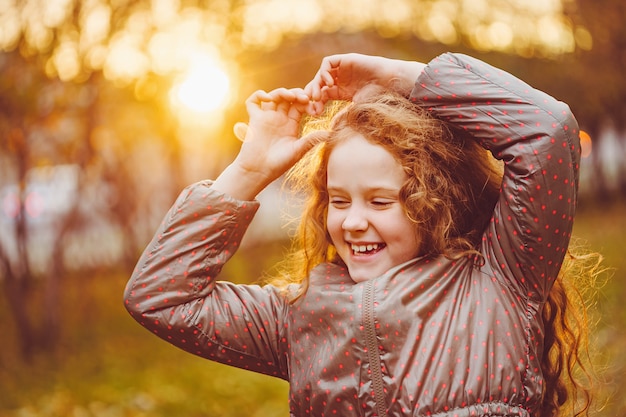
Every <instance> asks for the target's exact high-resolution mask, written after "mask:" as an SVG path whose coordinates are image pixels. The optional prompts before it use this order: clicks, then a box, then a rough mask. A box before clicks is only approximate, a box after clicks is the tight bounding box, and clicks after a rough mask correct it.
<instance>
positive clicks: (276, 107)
mask: <svg viewBox="0 0 626 417" xmlns="http://www.w3.org/2000/svg"><path fill="white" fill-rule="evenodd" d="M246 108H247V110H248V115H249V123H248V126H247V129H245V138H244V139H243V144H242V146H241V149H240V151H239V154H238V155H237V158H236V159H235V161H233V163H232V164H231V165H230V166H229V167H228V168H226V170H225V171H224V172H223V173H222V174H221V175H220V176H219V177H218V178H217V180H216V181H215V182H214V183H213V188H215V189H218V190H220V191H222V192H225V193H228V194H230V195H231V196H233V197H235V198H239V199H242V200H251V199H253V198H254V197H256V195H257V194H258V193H259V192H260V191H261V190H262V189H263V188H265V187H266V186H267V185H269V184H270V183H271V182H272V181H274V180H275V179H277V178H278V177H280V176H281V175H282V174H283V173H285V172H286V171H287V170H288V169H289V168H291V167H292V166H293V165H294V164H295V163H296V162H297V161H298V160H299V159H300V158H301V157H302V155H304V154H305V153H306V151H308V150H309V149H310V148H311V147H312V146H313V145H314V140H313V137H310V136H309V137H303V138H300V137H299V133H300V120H301V119H302V116H303V115H304V114H306V113H310V114H312V113H313V109H312V106H311V104H310V98H309V96H308V95H307V94H306V93H305V92H304V90H303V89H300V88H294V89H286V88H279V89H276V90H273V91H271V92H269V93H268V92H265V91H262V90H259V91H256V92H255V93H253V94H252V95H251V96H250V97H249V98H248V99H247V100H246Z"/></svg>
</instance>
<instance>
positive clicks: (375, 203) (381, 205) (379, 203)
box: [370, 200, 396, 209]
mask: <svg viewBox="0 0 626 417" xmlns="http://www.w3.org/2000/svg"><path fill="white" fill-rule="evenodd" d="M395 202H396V201H395V200H372V202H371V203H370V204H371V205H372V206H374V207H376V208H378V209H382V208H387V207H390V206H392V205H393V204H394V203H395Z"/></svg>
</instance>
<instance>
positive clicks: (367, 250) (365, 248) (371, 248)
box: [350, 243, 387, 256]
mask: <svg viewBox="0 0 626 417" xmlns="http://www.w3.org/2000/svg"><path fill="white" fill-rule="evenodd" d="M385 246H387V245H385V244H384V243H370V244H367V245H356V244H354V243H353V244H351V245H350V247H351V249H352V254H353V255H357V256H358V255H371V254H373V253H376V252H379V251H380V250H382V249H383V248H384V247H385Z"/></svg>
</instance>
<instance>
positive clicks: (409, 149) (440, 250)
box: [272, 93, 597, 417]
mask: <svg viewBox="0 0 626 417" xmlns="http://www.w3.org/2000/svg"><path fill="white" fill-rule="evenodd" d="M330 112H331V116H329V118H331V119H332V121H331V123H330V127H329V128H323V127H320V126H319V125H316V124H315V123H313V124H309V125H308V130H307V129H306V128H305V131H304V132H303V134H314V135H318V136H319V138H318V139H319V144H318V145H317V146H316V147H315V148H314V149H313V150H311V151H310V152H309V153H307V155H305V157H304V158H303V159H302V160H301V161H300V162H299V163H298V164H297V165H296V166H295V167H294V168H293V169H292V170H291V171H290V172H289V173H288V177H287V182H286V184H287V186H289V187H290V189H291V190H292V191H295V192H296V194H298V195H302V196H304V209H303V212H302V214H301V217H300V218H301V220H300V221H299V224H298V227H297V229H296V234H295V236H294V239H293V247H292V250H291V252H290V254H289V255H288V256H287V257H286V258H285V261H284V262H283V263H281V265H279V268H278V274H277V275H275V276H274V277H273V279H272V283H273V284H274V285H277V286H280V287H282V288H285V289H286V288H290V289H293V288H294V287H295V288H297V291H296V292H293V291H291V292H290V294H291V297H292V301H295V300H297V299H298V298H299V297H300V296H301V295H302V294H304V293H305V292H306V291H307V289H308V276H309V273H310V272H311V270H312V269H313V268H314V267H315V266H317V265H319V264H321V263H324V262H335V263H341V262H342V261H341V259H340V258H339V257H338V255H337V252H336V249H335V247H334V246H333V244H332V241H331V239H330V236H329V235H328V232H327V227H326V216H327V212H328V205H329V198H328V192H327V188H326V180H327V176H326V168H327V164H328V157H329V155H330V153H331V152H332V150H333V149H334V147H335V146H336V144H337V143H339V142H341V141H342V140H344V139H346V138H348V137H351V136H353V135H355V134H359V135H362V136H363V137H364V138H366V139H367V140H368V141H370V142H371V143H373V144H376V145H380V146H382V147H383V148H385V149H386V150H387V151H388V152H390V153H391V154H392V155H393V156H394V158H395V159H396V160H397V161H398V163H400V164H401V165H402V167H403V168H404V170H405V172H406V174H407V180H406V182H405V183H404V184H403V186H402V188H401V190H400V201H401V203H402V205H403V208H404V211H405V214H406V215H407V217H408V218H409V219H410V220H411V222H412V223H413V224H414V225H415V231H416V233H417V234H418V236H419V238H420V241H421V246H420V251H419V252H420V255H433V256H435V255H444V256H446V257H449V258H453V259H458V258H461V257H464V256H474V257H475V259H476V260H477V262H481V258H480V254H479V253H478V251H477V250H476V248H477V247H478V244H479V241H480V239H481V236H482V234H483V232H484V230H485V228H486V227H487V224H488V222H489V221H490V219H491V216H492V214H493V210H494V207H495V204H496V202H497V199H498V196H499V193H500V186H501V182H502V166H501V164H500V163H499V162H497V161H495V159H494V158H493V157H492V156H491V154H490V153H489V152H487V151H486V150H485V149H484V148H483V147H482V146H480V144H478V142H477V141H475V140H473V139H471V138H470V137H468V136H466V135H465V134H464V133H463V132H460V131H456V130H453V129H454V128H453V127H449V126H448V125H446V124H445V123H444V122H443V121H441V120H439V119H436V118H434V117H432V116H431V115H430V114H429V113H428V112H427V111H425V110H424V109H422V108H421V107H420V106H419V105H417V104H413V103H411V102H410V101H409V100H407V99H406V98H405V97H401V96H398V95H395V94H392V93H384V94H379V95H375V96H372V97H370V98H369V99H367V100H364V101H362V102H358V103H350V104H344V105H343V107H341V106H340V107H339V110H337V111H334V110H332V108H331V111H330ZM311 132H312V133H311ZM590 259H591V258H589V257H588V256H578V255H576V256H574V255H569V256H568V257H567V259H566V262H565V263H564V265H565V266H564V268H563V269H562V271H561V274H560V276H559V279H557V281H556V283H555V285H554V287H553V289H552V290H551V292H550V294H549V297H548V300H547V302H546V304H545V307H544V309H543V314H542V318H543V320H544V325H545V341H544V351H543V357H542V361H541V367H542V371H543V374H544V378H545V382H546V383H545V384H544V393H543V398H542V404H541V408H540V411H539V416H541V417H552V416H558V415H559V413H561V412H562V410H564V409H567V410H569V411H570V414H569V415H570V416H571V415H575V416H580V415H588V411H589V408H590V403H591V389H590V387H589V384H588V383H586V382H588V381H591V380H592V378H591V372H590V367H589V365H588V364H587V361H585V358H584V356H585V355H584V353H585V351H586V348H585V347H586V343H587V328H588V326H587V317H586V310H585V304H584V302H580V300H582V298H580V297H577V294H576V293H575V292H574V290H572V289H573V288H576V284H575V283H571V282H567V281H571V280H572V279H573V278H572V277H574V278H576V275H575V274H574V271H575V270H576V265H580V262H579V261H585V262H587V263H588V262H589V261H590ZM593 259H597V258H593ZM596 266H597V265H596ZM591 270H592V268H588V267H583V268H580V267H578V269H577V270H576V274H577V275H585V276H593V275H594V273H593V272H590V271H591ZM566 282H567V283H566ZM294 284H295V285H294ZM573 300H575V301H573ZM581 370H582V371H581ZM583 380H584V381H586V382H585V383H583V382H581V381H583ZM566 404H573V405H572V407H573V408H568V407H565V405H566ZM572 409H575V410H574V412H573V413H571V411H572Z"/></svg>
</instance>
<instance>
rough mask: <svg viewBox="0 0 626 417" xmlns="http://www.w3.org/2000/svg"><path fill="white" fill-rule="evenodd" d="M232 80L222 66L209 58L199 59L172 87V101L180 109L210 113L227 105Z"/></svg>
mask: <svg viewBox="0 0 626 417" xmlns="http://www.w3.org/2000/svg"><path fill="white" fill-rule="evenodd" d="M229 91H230V79H229V78H228V75H227V74H226V72H225V71H224V70H223V69H222V68H221V66H220V65H219V64H218V63H216V62H215V61H213V60H211V59H209V58H208V57H203V58H201V59H197V60H196V61H195V62H194V63H193V64H192V65H191V68H190V69H189V71H188V72H187V73H186V74H184V76H183V77H181V79H180V81H179V82H178V83H177V84H175V85H174V86H173V87H172V96H171V97H172V100H173V102H174V103H175V104H176V105H177V106H178V107H183V108H185V109H188V110H191V111H193V112H196V113H209V112H211V111H213V110H217V109H219V108H220V107H221V106H223V105H224V104H225V103H226V100H227V98H228V94H229Z"/></svg>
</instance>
